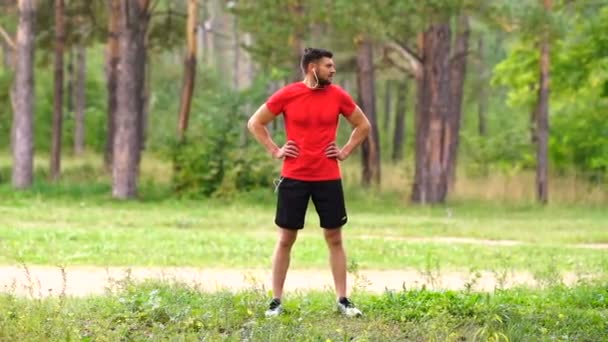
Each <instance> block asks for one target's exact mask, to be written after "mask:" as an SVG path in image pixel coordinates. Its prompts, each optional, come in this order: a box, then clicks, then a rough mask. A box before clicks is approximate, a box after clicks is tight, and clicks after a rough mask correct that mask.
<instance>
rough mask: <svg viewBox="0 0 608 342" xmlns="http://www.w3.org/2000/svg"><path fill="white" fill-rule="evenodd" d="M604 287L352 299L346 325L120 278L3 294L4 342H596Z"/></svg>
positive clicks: (606, 316)
mask: <svg viewBox="0 0 608 342" xmlns="http://www.w3.org/2000/svg"><path fill="white" fill-rule="evenodd" d="M605 285H606V283H605V282H604V283H601V282H599V283H580V284H578V285H577V286H576V287H572V288H567V287H563V286H551V287H549V288H546V289H544V290H529V289H509V290H500V291H496V292H494V293H491V294H489V293H475V292H469V291H445V292H432V291H427V290H424V289H422V290H413V291H409V290H408V291H406V290H404V291H399V292H388V293H384V294H381V295H372V294H366V293H357V294H355V295H354V297H353V299H354V300H355V301H356V303H357V304H358V306H359V307H360V308H361V309H362V310H363V311H364V313H365V315H364V317H362V318H356V319H346V318H343V317H341V316H339V315H338V314H337V313H336V311H335V309H334V301H335V298H334V296H333V294H331V293H329V292H308V293H294V294H292V295H290V296H288V297H286V298H285V300H284V305H285V308H286V313H285V314H284V315H282V316H280V317H278V318H276V319H265V318H264V317H263V312H264V310H265V308H266V305H267V302H268V296H267V294H266V293H265V291H264V290H263V289H260V288H252V289H251V290H248V291H243V292H238V293H230V292H219V293H204V292H200V291H198V290H197V289H196V288H195V287H192V286H188V285H184V284H179V283H169V282H164V283H160V282H145V283H140V284H135V283H133V282H131V281H129V280H128V279H126V280H123V281H121V282H119V283H118V284H117V286H116V287H115V288H114V289H113V290H112V291H110V292H108V293H107V294H106V295H104V296H96V297H88V298H72V297H65V296H61V295H59V296H55V297H51V298H45V299H32V298H23V297H16V296H14V295H11V294H4V295H0V307H2V310H0V340H18V341H56V340H80V341H117V340H129V341H144V340H145V341H161V340H162V341H165V340H174V341H183V340H186V341H190V340H205V341H224V340H227V341H244V340H246V341H287V340H297V341H397V340H399V341H404V340H415V341H418V340H442V341H444V340H446V341H465V340H467V341H468V340H491V341H530V340H548V341H549V340H560V341H567V340H576V341H600V340H603V339H605V336H606V332H607V331H608V330H607V329H608V325H607V323H606V322H607V321H608V290H607V288H606V286H605Z"/></svg>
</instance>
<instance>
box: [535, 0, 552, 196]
mask: <svg viewBox="0 0 608 342" xmlns="http://www.w3.org/2000/svg"><path fill="white" fill-rule="evenodd" d="M543 5H544V7H545V11H546V12H547V14H548V13H549V12H550V11H551V7H552V0H543ZM549 49H550V43H549V37H548V32H542V36H541V43H540V77H539V89H538V108H537V111H536V120H537V122H536V195H537V199H538V201H539V202H540V203H543V204H545V203H547V201H548V199H549V191H548V179H549V166H548V164H549V161H548V147H547V145H548V140H549V91H550V88H549V82H550V73H549V68H550V65H551V60H550V56H549Z"/></svg>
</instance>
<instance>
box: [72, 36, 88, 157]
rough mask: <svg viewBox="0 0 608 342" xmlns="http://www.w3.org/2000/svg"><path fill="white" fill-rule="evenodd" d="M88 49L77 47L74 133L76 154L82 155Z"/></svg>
mask: <svg viewBox="0 0 608 342" xmlns="http://www.w3.org/2000/svg"><path fill="white" fill-rule="evenodd" d="M86 52H87V50H86V47H85V46H84V45H82V44H78V45H77V46H76V81H75V86H76V87H75V88H76V91H75V95H76V96H75V97H76V98H75V101H74V102H75V103H76V112H75V114H76V115H75V116H74V123H75V125H74V126H75V131H74V154H75V155H77V156H80V155H82V153H83V152H84V136H85V124H84V123H85V119H84V113H85V107H86V96H85V89H86V72H87V66H86V58H87V57H86Z"/></svg>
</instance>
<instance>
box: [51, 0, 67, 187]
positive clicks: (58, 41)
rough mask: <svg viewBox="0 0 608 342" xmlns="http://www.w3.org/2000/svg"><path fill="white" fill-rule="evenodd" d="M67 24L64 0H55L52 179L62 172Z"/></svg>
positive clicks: (56, 178) (54, 179) (57, 177)
mask: <svg viewBox="0 0 608 342" xmlns="http://www.w3.org/2000/svg"><path fill="white" fill-rule="evenodd" d="M64 46H65V24H64V3H63V0H55V60H54V69H55V70H54V83H55V85H54V89H55V90H54V96H53V132H52V143H51V160H50V163H51V165H50V169H51V170H50V174H49V176H50V179H51V181H57V180H58V179H59V176H60V174H61V136H62V126H63V50H64Z"/></svg>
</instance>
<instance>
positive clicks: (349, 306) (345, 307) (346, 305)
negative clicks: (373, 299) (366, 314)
mask: <svg viewBox="0 0 608 342" xmlns="http://www.w3.org/2000/svg"><path fill="white" fill-rule="evenodd" d="M337 306H338V311H340V313H341V314H343V315H344V316H346V317H360V316H363V313H362V312H361V310H359V309H357V307H356V306H355V304H354V303H353V302H351V301H350V299H348V298H346V297H342V298H340V299H339V300H338V304H337Z"/></svg>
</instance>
